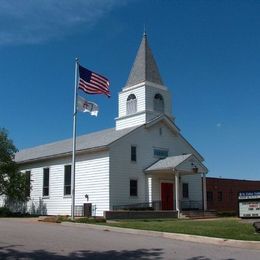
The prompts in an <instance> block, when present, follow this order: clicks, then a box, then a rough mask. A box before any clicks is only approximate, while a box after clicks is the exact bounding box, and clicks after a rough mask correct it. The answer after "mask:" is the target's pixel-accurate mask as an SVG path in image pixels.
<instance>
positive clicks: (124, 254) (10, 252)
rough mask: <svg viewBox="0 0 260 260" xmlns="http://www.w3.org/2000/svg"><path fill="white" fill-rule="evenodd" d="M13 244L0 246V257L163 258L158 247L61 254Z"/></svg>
mask: <svg viewBox="0 0 260 260" xmlns="http://www.w3.org/2000/svg"><path fill="white" fill-rule="evenodd" d="M14 247H15V246H13V245H11V246H7V247H1V248H0V259H2V260H13V259H26V260H30V259H37V260H38V259H39V260H43V259H44V260H45V259H48V260H49V259H50V260H53V259H54V260H68V259H100V260H103V259H104V260H108V259H128V260H129V259H163V256H162V254H163V252H162V249H160V248H152V249H137V250H122V251H116V250H109V251H91V250H79V251H74V252H71V253H69V254H68V255H62V254H58V253H54V252H49V251H46V250H35V251H30V252H29V251H19V250H16V249H14Z"/></svg>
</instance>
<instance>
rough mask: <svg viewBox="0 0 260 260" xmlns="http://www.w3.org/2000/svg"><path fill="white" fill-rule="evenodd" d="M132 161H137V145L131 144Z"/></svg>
mask: <svg viewBox="0 0 260 260" xmlns="http://www.w3.org/2000/svg"><path fill="white" fill-rule="evenodd" d="M131 161H132V162H136V146H134V145H132V146H131Z"/></svg>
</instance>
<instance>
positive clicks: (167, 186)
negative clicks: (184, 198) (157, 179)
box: [161, 182, 173, 210]
mask: <svg viewBox="0 0 260 260" xmlns="http://www.w3.org/2000/svg"><path fill="white" fill-rule="evenodd" d="M161 200H162V210H173V184H172V183H167V182H162V183H161Z"/></svg>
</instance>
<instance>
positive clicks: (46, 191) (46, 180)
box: [42, 168, 50, 197]
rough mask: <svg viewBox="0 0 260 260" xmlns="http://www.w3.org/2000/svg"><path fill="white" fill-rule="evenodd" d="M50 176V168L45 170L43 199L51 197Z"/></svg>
mask: <svg viewBox="0 0 260 260" xmlns="http://www.w3.org/2000/svg"><path fill="white" fill-rule="evenodd" d="M49 175H50V169H49V168H44V169H43V191H42V196H43V197H48V196H49V185H50V183H49V180H50V178H49Z"/></svg>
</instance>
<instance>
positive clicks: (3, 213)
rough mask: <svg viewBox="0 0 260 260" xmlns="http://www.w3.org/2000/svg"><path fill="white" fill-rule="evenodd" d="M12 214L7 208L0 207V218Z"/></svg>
mask: <svg viewBox="0 0 260 260" xmlns="http://www.w3.org/2000/svg"><path fill="white" fill-rule="evenodd" d="M11 215H12V212H11V211H10V210H9V209H8V208H7V207H0V217H10V216H11Z"/></svg>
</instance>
